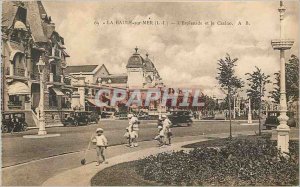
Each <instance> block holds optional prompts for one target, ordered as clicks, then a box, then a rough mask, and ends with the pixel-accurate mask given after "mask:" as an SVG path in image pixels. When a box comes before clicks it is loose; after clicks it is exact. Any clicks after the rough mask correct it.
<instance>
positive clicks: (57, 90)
mask: <svg viewBox="0 0 300 187" xmlns="http://www.w3.org/2000/svg"><path fill="white" fill-rule="evenodd" d="M51 89H52V90H53V91H54V92H55V94H56V95H57V96H64V95H65V94H64V93H63V92H62V91H61V89H59V88H51Z"/></svg>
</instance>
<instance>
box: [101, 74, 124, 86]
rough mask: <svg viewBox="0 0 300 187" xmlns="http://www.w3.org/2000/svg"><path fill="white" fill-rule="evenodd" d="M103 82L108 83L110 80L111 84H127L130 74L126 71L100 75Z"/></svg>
mask: <svg viewBox="0 0 300 187" xmlns="http://www.w3.org/2000/svg"><path fill="white" fill-rule="evenodd" d="M100 78H101V82H106V83H108V80H110V81H111V84H126V83H127V80H128V76H127V74H126V73H124V74H111V75H109V76H103V77H100Z"/></svg>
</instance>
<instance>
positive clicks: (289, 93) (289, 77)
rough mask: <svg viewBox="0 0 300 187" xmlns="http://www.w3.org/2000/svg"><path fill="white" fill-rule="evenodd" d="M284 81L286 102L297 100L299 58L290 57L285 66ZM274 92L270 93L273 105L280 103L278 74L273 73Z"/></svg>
mask: <svg viewBox="0 0 300 187" xmlns="http://www.w3.org/2000/svg"><path fill="white" fill-rule="evenodd" d="M285 71H286V73H285V75H286V77H285V80H286V84H285V85H286V98H287V101H288V102H293V101H297V100H299V58H298V57H297V56H296V55H291V58H290V59H289V61H288V63H286V64H285ZM274 75H275V82H274V83H273V84H274V90H273V91H271V92H270V93H271V97H272V98H273V99H274V101H275V103H279V101H280V72H277V73H274Z"/></svg>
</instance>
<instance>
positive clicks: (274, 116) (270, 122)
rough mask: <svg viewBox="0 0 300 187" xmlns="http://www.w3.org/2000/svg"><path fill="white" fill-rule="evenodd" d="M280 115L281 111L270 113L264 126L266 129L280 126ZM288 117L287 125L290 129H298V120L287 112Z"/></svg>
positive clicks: (291, 113)
mask: <svg viewBox="0 0 300 187" xmlns="http://www.w3.org/2000/svg"><path fill="white" fill-rule="evenodd" d="M279 115H280V111H268V113H267V118H266V120H265V123H264V124H263V126H264V127H265V128H266V129H274V128H276V127H277V126H278V125H279V123H280V122H279V120H278V116H279ZM287 116H288V117H289V120H288V121H287V125H288V126H290V127H296V120H295V118H294V113H293V112H287Z"/></svg>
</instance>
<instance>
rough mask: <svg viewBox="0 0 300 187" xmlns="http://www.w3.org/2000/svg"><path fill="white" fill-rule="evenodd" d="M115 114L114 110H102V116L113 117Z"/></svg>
mask: <svg viewBox="0 0 300 187" xmlns="http://www.w3.org/2000/svg"><path fill="white" fill-rule="evenodd" d="M113 115H114V112H110V111H102V112H101V118H111V117H112V116H113Z"/></svg>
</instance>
